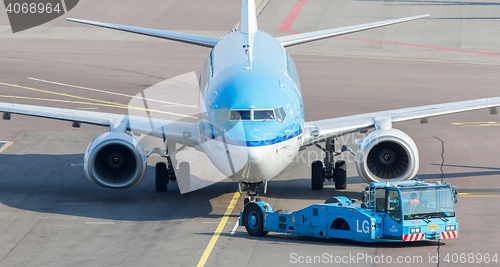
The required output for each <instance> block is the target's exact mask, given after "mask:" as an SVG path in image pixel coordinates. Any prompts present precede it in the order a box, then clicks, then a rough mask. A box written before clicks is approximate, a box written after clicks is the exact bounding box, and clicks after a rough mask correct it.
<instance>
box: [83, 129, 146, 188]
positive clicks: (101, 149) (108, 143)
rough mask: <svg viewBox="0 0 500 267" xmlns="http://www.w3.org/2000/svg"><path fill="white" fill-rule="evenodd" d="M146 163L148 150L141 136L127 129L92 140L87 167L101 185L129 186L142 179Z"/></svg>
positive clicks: (94, 180)
mask: <svg viewBox="0 0 500 267" xmlns="http://www.w3.org/2000/svg"><path fill="white" fill-rule="evenodd" d="M146 163H147V162H146V154H145V152H144V149H143V147H142V145H141V144H140V143H139V141H137V139H135V138H134V137H133V136H131V135H130V134H127V133H123V132H107V133H103V134H101V135H99V136H97V137H96V138H95V139H94V140H93V141H92V142H90V144H89V146H88V147H87V151H86V152H85V158H84V170H85V175H86V176H87V178H89V179H90V180H91V181H92V182H94V183H96V184H97V185H100V186H103V187H109V188H129V187H133V186H136V185H138V184H139V183H140V182H142V179H144V175H145V173H146Z"/></svg>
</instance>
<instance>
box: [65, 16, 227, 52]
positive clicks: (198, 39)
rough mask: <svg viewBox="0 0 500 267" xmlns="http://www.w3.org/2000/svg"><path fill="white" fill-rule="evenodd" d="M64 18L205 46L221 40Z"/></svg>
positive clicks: (70, 19)
mask: <svg viewBox="0 0 500 267" xmlns="http://www.w3.org/2000/svg"><path fill="white" fill-rule="evenodd" d="M66 20H68V21H73V22H78V23H83V24H89V25H94V26H99V27H104V28H108V29H114V30H119V31H125V32H131V33H138V34H143V35H147V36H152V37H158V38H163V39H168V40H174V41H179V42H183V43H189V44H194V45H199V46H205V47H214V46H215V45H216V44H217V43H219V41H220V40H221V38H217V37H210V36H203V35H196V34H189V33H180V32H171V31H163V30H155V29H149V28H141V27H133V26H127V25H119V24H112V23H105V22H97V21H90V20H82V19H72V18H67V19H66Z"/></svg>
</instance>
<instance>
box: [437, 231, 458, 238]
mask: <svg viewBox="0 0 500 267" xmlns="http://www.w3.org/2000/svg"><path fill="white" fill-rule="evenodd" d="M457 237H458V231H450V232H441V239H449V238H457Z"/></svg>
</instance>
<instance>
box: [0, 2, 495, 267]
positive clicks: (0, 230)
mask: <svg viewBox="0 0 500 267" xmlns="http://www.w3.org/2000/svg"><path fill="white" fill-rule="evenodd" d="M302 4H303V5H302ZM239 10H240V4H239V1H210V4H208V3H200V2H199V1H185V0H184V1H176V0H171V1H162V2H161V3H160V2H158V1H131V0H127V1H120V4H119V5H117V4H116V2H115V1H94V0H91V1H85V2H80V3H79V4H78V6H77V7H75V8H74V9H73V10H72V11H71V12H70V13H69V14H68V15H67V16H68V17H74V18H81V19H89V20H97V21H105V22H113V23H120V24H127V25H135V26H141V27H152V28H159V29H168V30H178V31H183V32H190V33H199V34H206V35H211V36H223V35H224V34H225V33H226V32H227V31H228V30H230V29H232V28H233V27H234V26H235V25H236V23H237V22H238V20H239ZM426 13H429V14H431V16H432V17H431V18H429V19H423V20H420V21H414V22H408V23H405V24H400V25H394V26H389V27H387V28H383V29H376V30H372V31H367V32H362V33H357V34H353V35H349V36H345V37H346V38H347V37H349V38H351V39H328V40H323V41H319V42H315V43H310V44H305V45H300V46H295V47H291V48H290V49H289V52H290V53H291V54H292V57H293V58H294V60H295V62H296V65H297V68H298V71H299V74H300V78H301V84H302V88H303V97H304V104H305V112H306V120H318V119H325V118H331V117H337V116H345V115H352V114H358V113H364V112H372V111H379V110H387V109H396V108H403V107H410V106H419V105H427V104H436V103H445V102H452V101H460V100H468V99H476V98H483V97H493V96H500V90H499V84H500V75H498V73H500V49H499V48H498V41H499V36H500V32H499V31H500V27H498V25H497V24H498V19H499V17H500V3H497V2H494V1H488V2H479V1H469V2H449V1H420V2H418V1H417V2H415V1H352V0H349V1H314V0H307V1H279V0H270V1H269V2H268V3H267V5H266V6H265V8H264V9H263V10H262V13H261V14H260V16H259V27H261V28H262V29H264V30H266V31H268V32H270V33H271V34H273V35H276V36H279V35H286V34H288V33H286V32H284V31H294V32H306V31H312V30H320V29H327V28H330V27H337V26H345V25H351V24H358V23H366V22H371V21H377V20H383V19H389V18H396V17H404V16H412V15H418V14H426ZM0 27H1V28H0V44H1V47H2V49H1V50H0V62H1V64H0V83H2V84H0V101H1V102H12V103H22V104H31V105H42V106H51V107H62V108H73V109H84V110H90V111H99V112H113V113H120V114H126V113H127V109H126V108H122V105H126V104H128V103H129V101H130V97H124V96H119V95H116V94H108V93H102V92H96V91H91V90H88V89H82V87H84V88H91V89H98V90H104V91H109V92H112V93H120V94H126V95H136V94H138V93H140V92H141V91H143V90H145V89H146V88H149V87H150V86H152V85H154V84H156V83H158V82H161V81H163V80H166V79H169V78H172V77H176V76H179V75H182V74H185V73H189V72H192V71H196V72H197V73H199V71H200V69H201V66H202V64H203V62H204V60H205V59H206V57H207V56H208V54H209V52H210V50H209V49H207V48H201V47H197V46H192V45H186V44H181V43H176V42H170V41H164V40H157V39H153V38H148V37H143V36H135V35H132V34H126V33H121V32H113V31H110V30H105V29H96V28H93V27H90V26H85V25H80V24H74V23H69V22H66V21H65V20H64V18H63V17H60V18H58V19H56V20H54V21H51V22H49V23H46V24H44V25H42V26H39V27H36V28H33V29H30V30H27V31H24V32H19V33H16V34H12V32H11V31H10V28H9V26H8V20H7V17H6V16H3V15H2V16H0ZM280 28H281V29H282V30H284V31H280V30H279V29H280ZM29 78H36V79H39V80H34V79H29ZM40 80H45V81H51V82H57V83H62V84H65V85H60V84H59V85H58V84H53V83H47V82H42V81H40ZM16 85H17V87H16ZM68 85H73V86H78V87H70V86H68ZM19 86H21V87H19ZM33 89H36V90H33ZM82 97H83V98H86V99H82ZM175 97H176V96H175V95H172V96H171V97H170V96H169V97H168V99H174V98H175ZM180 99H181V100H182V98H180ZM95 100H99V101H101V102H97V101H95ZM181 100H179V101H181ZM102 101H105V102H102ZM175 101H177V100H175V99H174V102H175ZM80 102H85V103H80ZM394 127H396V128H398V129H401V130H404V131H405V132H406V133H408V134H409V135H410V136H411V137H412V138H413V139H414V140H415V142H416V144H417V146H418V148H419V152H420V171H419V174H418V177H420V178H422V179H425V180H432V181H435V180H441V179H443V181H445V182H451V183H452V184H453V185H456V186H458V187H459V189H460V193H461V194H460V196H459V197H460V199H459V204H458V206H457V214H458V220H459V223H460V237H459V238H458V239H450V240H446V241H443V242H440V243H439V244H438V243H437V242H418V243H406V244H375V245H366V244H362V243H356V242H344V241H342V240H318V239H314V238H307V237H297V236H288V235H283V234H276V233H274V234H273V233H270V234H269V235H268V236H266V237H262V238H255V237H252V236H250V235H248V234H247V233H246V231H245V230H244V227H237V228H236V231H235V232H234V234H231V232H232V231H233V229H234V226H235V224H236V223H237V219H238V213H239V211H241V210H242V208H243V198H242V197H240V198H239V199H238V201H237V203H236V206H235V208H234V209H233V210H232V212H231V215H230V216H229V217H228V219H227V223H226V224H225V225H223V228H222V233H221V235H220V236H219V238H218V240H217V242H216V243H215V244H213V243H211V240H212V237H213V235H214V232H215V231H216V228H217V227H218V225H219V223H220V222H221V218H222V217H223V215H224V213H225V212H226V210H227V208H228V206H229V205H230V203H231V200H232V198H233V196H234V195H235V192H236V191H237V184H236V183H234V182H230V181H228V180H224V181H223V182H220V183H217V184H214V185H212V186H209V187H206V188H203V189H200V190H198V191H195V192H191V193H188V194H184V195H181V194H180V193H179V190H178V186H177V185H171V186H169V189H168V192H167V193H157V192H155V191H154V167H153V166H154V164H155V163H156V161H158V158H157V157H151V158H150V159H149V160H148V172H147V175H146V178H145V180H144V181H143V183H141V184H140V185H139V186H137V187H135V188H132V189H128V190H110V189H105V188H100V187H98V186H95V185H93V184H92V183H91V182H89V181H88V180H87V179H86V178H85V176H84V174H83V170H82V163H83V154H84V152H85V149H86V147H87V145H88V144H89V142H90V141H91V140H92V139H93V138H94V137H95V136H97V135H98V134H100V133H102V132H104V131H106V129H104V128H100V127H97V126H89V125H82V127H81V128H79V129H76V128H72V127H71V123H69V122H60V121H53V120H47V119H39V118H31V117H23V116H13V117H12V119H11V120H10V121H0V141H7V142H14V143H13V144H10V143H8V144H7V145H4V146H3V147H2V148H1V149H5V150H4V151H3V152H1V154H0V266H118V265H119V266H165V265H166V266H196V265H197V264H198V263H199V262H200V260H202V259H203V255H204V252H205V251H206V249H207V246H209V244H212V245H213V248H212V249H211V250H210V252H211V253H210V254H209V255H208V258H206V263H205V266H269V265H272V266H274V265H275V266H286V265H302V264H300V263H294V261H295V260H294V259H297V260H298V257H299V256H303V257H304V258H301V259H304V260H305V259H306V257H308V256H311V257H314V256H320V257H321V256H322V255H323V254H324V253H326V254H328V255H333V256H334V257H335V256H347V255H350V254H351V255H353V254H356V256H357V255H358V253H361V254H359V255H364V256H365V258H366V257H367V256H372V257H375V256H378V257H379V258H377V259H379V260H380V259H381V257H382V256H383V257H387V256H390V257H392V259H393V261H396V258H397V257H398V256H403V257H404V258H403V259H407V257H410V258H411V262H410V263H407V264H406V263H403V264H396V263H392V264H387V262H384V263H382V262H379V263H370V261H367V260H366V259H365V260H356V261H350V262H349V263H347V264H341V265H345V266H349V265H350V266H368V265H378V266H390V265H395V266H398V265H407V266H437V265H438V264H439V266H451V265H453V263H452V262H451V261H450V262H446V255H449V257H450V258H449V259H450V260H452V256H453V253H457V255H460V254H461V253H466V255H467V257H469V253H474V257H477V255H481V256H484V255H485V253H489V255H490V256H491V257H493V255H495V254H496V253H499V252H500V245H498V242H497V240H498V238H499V237H500V230H499V229H498V227H497V225H499V223H500V219H499V216H500V211H499V210H498V209H497V208H496V207H497V206H498V204H499V202H500V199H499V197H500V184H499V183H498V180H499V178H500V164H499V160H498V147H499V146H500V137H499V134H498V131H499V129H500V128H499V127H500V117H499V116H498V115H496V116H493V115H490V114H489V113H488V111H487V110H480V111H474V112H466V113H460V114H454V115H449V116H444V117H438V118H431V119H430V120H429V123H427V124H420V123H419V122H418V121H411V122H405V123H398V124H395V125H394ZM363 136H364V135H362V134H355V135H350V136H347V137H345V138H341V139H340V140H339V142H340V143H347V144H352V143H353V141H354V139H355V138H357V139H360V138H363ZM7 146H8V147H7ZM319 157H320V153H319V150H318V149H316V148H309V149H307V150H305V151H303V152H301V154H299V157H298V158H297V160H296V163H294V164H292V165H291V166H290V167H289V168H288V169H287V170H285V172H283V173H282V174H281V175H280V176H279V177H277V178H276V179H275V180H273V181H272V182H270V183H269V187H268V192H267V194H266V195H264V196H263V200H265V201H268V202H269V203H270V204H271V205H272V206H273V208H274V209H287V210H297V209H300V208H304V207H307V206H308V205H311V204H315V203H322V202H324V200H326V199H327V198H328V197H331V196H339V195H346V196H348V197H351V198H360V196H359V192H360V191H361V190H362V189H363V188H362V185H363V183H362V182H361V179H360V178H359V177H357V173H356V170H355V165H354V159H353V157H352V156H350V155H343V156H342V158H344V159H346V160H347V161H348V176H349V178H348V189H347V190H345V191H340V192H339V191H336V190H335V189H334V186H333V184H326V186H325V188H324V190H322V191H312V190H311V189H310V178H309V176H310V163H311V162H312V161H313V160H315V159H317V158H319ZM193 166H194V165H193ZM193 166H192V168H195V167H193ZM293 253H296V254H293ZM438 253H439V254H438ZM436 255H439V262H438V263H436V262H434V260H435V259H436V258H430V257H433V256H436ZM420 257H421V258H420ZM385 259H387V258H385ZM419 259H421V260H422V262H418V261H419ZM415 260H416V261H415ZM467 260H468V262H467V263H464V264H461V265H475V266H491V265H495V264H493V263H492V262H490V263H489V264H485V263H484V262H478V260H477V258H475V259H474V260H470V259H469V258H467ZM322 262H323V263H318V262H316V263H317V265H333V264H332V263H331V262H330V261H329V262H327V263H324V261H322Z"/></svg>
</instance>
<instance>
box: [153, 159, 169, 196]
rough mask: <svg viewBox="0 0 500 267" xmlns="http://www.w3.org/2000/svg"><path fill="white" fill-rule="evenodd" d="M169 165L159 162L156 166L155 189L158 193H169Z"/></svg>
mask: <svg viewBox="0 0 500 267" xmlns="http://www.w3.org/2000/svg"><path fill="white" fill-rule="evenodd" d="M167 184H168V179H167V164H165V162H158V163H156V166H155V188H156V192H165V191H167V186H168V185H167Z"/></svg>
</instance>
